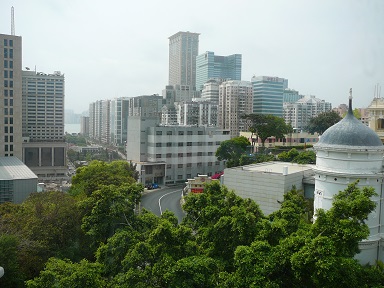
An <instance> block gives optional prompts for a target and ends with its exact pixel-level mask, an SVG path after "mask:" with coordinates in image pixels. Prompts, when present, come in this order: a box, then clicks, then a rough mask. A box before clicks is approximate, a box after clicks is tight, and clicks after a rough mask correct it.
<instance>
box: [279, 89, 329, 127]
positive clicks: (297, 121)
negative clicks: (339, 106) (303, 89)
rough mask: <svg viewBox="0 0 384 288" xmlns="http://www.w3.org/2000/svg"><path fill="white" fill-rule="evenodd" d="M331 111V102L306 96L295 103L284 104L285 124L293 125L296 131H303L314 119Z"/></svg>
mask: <svg viewBox="0 0 384 288" xmlns="http://www.w3.org/2000/svg"><path fill="white" fill-rule="evenodd" d="M330 110H332V104H331V103H330V102H325V100H321V99H319V98H316V97H315V96H313V95H311V96H305V97H303V98H301V99H299V100H298V101H296V102H295V103H289V102H284V104H283V117H284V120H285V123H287V124H291V126H292V128H293V129H294V130H295V131H302V130H304V129H305V127H306V126H307V125H308V123H309V121H310V120H311V119H312V118H313V117H316V116H317V115H319V114H320V113H323V112H327V111H330Z"/></svg>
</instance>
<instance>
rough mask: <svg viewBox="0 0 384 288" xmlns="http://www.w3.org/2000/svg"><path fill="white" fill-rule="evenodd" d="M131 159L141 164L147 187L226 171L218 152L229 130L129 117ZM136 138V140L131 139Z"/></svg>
mask: <svg viewBox="0 0 384 288" xmlns="http://www.w3.org/2000/svg"><path fill="white" fill-rule="evenodd" d="M128 134H129V136H130V137H128V141H127V160H128V161H132V162H134V163H135V164H137V170H138V171H139V172H140V181H141V182H142V183H143V184H149V183H154V182H155V183H158V184H172V183H177V182H180V183H181V182H185V181H186V179H190V178H192V177H194V176H197V175H199V174H204V175H208V176H212V175H214V174H216V173H218V172H221V171H223V170H224V161H218V160H217V158H216V156H215V153H216V150H217V148H218V147H219V146H220V144H221V142H222V141H225V140H229V139H230V135H229V131H228V130H223V129H218V128H213V127H205V126H201V127H198V126H159V121H158V119H157V118H154V117H145V118H144V117H138V116H134V117H129V120H128ZM131 136H132V137H131Z"/></svg>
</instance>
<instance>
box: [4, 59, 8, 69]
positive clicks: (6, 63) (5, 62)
mask: <svg viewBox="0 0 384 288" xmlns="http://www.w3.org/2000/svg"><path fill="white" fill-rule="evenodd" d="M4 68H8V60H4Z"/></svg>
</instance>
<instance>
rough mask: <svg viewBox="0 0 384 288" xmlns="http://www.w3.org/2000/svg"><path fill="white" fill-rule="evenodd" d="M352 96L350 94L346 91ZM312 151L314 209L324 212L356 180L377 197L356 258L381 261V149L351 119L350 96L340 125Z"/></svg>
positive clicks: (383, 258)
mask: <svg viewBox="0 0 384 288" xmlns="http://www.w3.org/2000/svg"><path fill="white" fill-rule="evenodd" d="M350 94H352V91H350ZM314 149H315V151H316V167H315V169H314V172H315V192H314V193H315V195H314V209H315V211H316V209H319V208H322V209H325V210H328V209H330V208H331V207H332V200H333V196H334V195H336V194H337V193H338V192H339V191H342V190H344V189H345V188H347V186H348V185H349V184H350V183H352V182H354V181H356V180H359V184H358V186H359V187H361V188H362V187H364V186H369V187H373V188H374V189H375V191H376V193H377V194H378V196H375V197H374V198H373V199H372V200H374V201H375V202H376V203H377V206H376V210H375V211H374V212H372V213H371V214H370V215H369V218H368V221H367V224H368V226H369V230H370V236H369V237H368V239H365V240H363V241H362V242H360V244H359V248H360V250H361V252H360V253H359V254H358V255H356V259H358V260H359V261H360V262H361V263H362V264H365V263H370V264H374V262H375V260H381V261H384V249H383V246H384V245H383V244H384V243H383V241H382V235H384V234H382V233H383V232H384V225H383V223H384V213H383V211H382V208H381V207H383V209H384V205H383V204H384V203H383V172H384V170H383V156H384V146H383V144H382V142H381V140H380V138H379V136H378V135H377V134H376V133H375V132H374V131H373V130H372V129H371V128H369V127H367V126H365V125H364V124H363V123H361V122H360V121H359V120H358V119H356V118H355V116H354V115H353V112H352V95H350V97H349V111H348V113H347V115H346V116H345V117H344V119H342V120H341V121H340V122H338V123H336V124H335V125H333V126H332V127H330V128H328V129H327V130H326V131H325V132H324V134H323V135H322V136H321V137H320V140H319V142H318V143H317V144H316V145H314Z"/></svg>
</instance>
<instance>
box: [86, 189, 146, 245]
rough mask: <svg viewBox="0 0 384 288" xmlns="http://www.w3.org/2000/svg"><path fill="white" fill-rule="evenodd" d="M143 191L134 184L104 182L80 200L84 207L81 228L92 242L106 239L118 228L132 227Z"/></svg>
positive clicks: (96, 242) (97, 242)
mask: <svg viewBox="0 0 384 288" xmlns="http://www.w3.org/2000/svg"><path fill="white" fill-rule="evenodd" d="M142 191H143V187H142V185H141V184H137V183H134V184H122V185H120V186H115V185H109V186H105V185H103V186H101V187H100V189H99V190H96V191H94V192H93V193H92V194H91V195H90V196H89V197H87V198H86V199H85V200H83V201H81V202H80V203H79V206H80V207H81V208H82V209H84V210H85V215H84V217H83V219H82V222H83V224H82V228H83V230H84V231H85V232H86V233H87V234H88V235H90V236H91V237H92V239H93V240H94V243H95V244H99V243H100V242H105V241H106V240H107V239H108V238H109V237H111V236H112V235H113V234H114V233H115V232H116V230H117V229H119V228H124V227H128V226H132V222H133V221H134V218H135V211H134V209H135V207H136V205H138V204H139V201H140V198H141V192H142Z"/></svg>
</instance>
